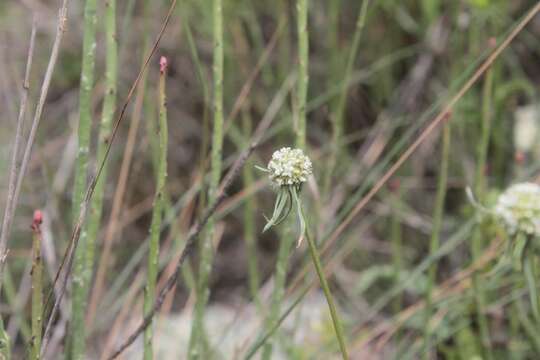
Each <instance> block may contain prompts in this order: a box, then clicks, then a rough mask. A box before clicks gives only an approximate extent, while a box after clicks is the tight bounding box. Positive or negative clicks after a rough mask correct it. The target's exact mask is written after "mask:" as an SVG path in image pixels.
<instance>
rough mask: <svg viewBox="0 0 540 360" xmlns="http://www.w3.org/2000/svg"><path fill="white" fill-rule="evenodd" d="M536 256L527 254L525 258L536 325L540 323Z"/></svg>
mask: <svg viewBox="0 0 540 360" xmlns="http://www.w3.org/2000/svg"><path fill="white" fill-rule="evenodd" d="M534 265H535V264H534V258H533V256H532V255H529V254H525V258H524V260H523V275H525V282H526V284H527V289H528V290H529V299H530V301H531V309H532V312H533V315H534V320H535V322H536V326H537V327H538V324H540V311H539V310H538V292H537V291H536V271H535V270H536V269H535V266H534Z"/></svg>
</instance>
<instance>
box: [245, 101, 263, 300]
mask: <svg viewBox="0 0 540 360" xmlns="http://www.w3.org/2000/svg"><path fill="white" fill-rule="evenodd" d="M242 119H243V127H244V133H245V135H246V137H249V134H251V131H252V129H251V127H252V125H251V117H250V116H249V113H248V111H247V110H246V111H245V112H243V117H242ZM242 176H243V183H244V188H245V189H249V188H251V187H252V186H253V184H254V179H253V161H250V160H248V161H247V162H246V166H244V169H243V174H242ZM255 196H256V195H255V194H254V195H253V196H250V197H249V199H247V201H246V204H245V207H244V238H245V243H246V250H247V262H248V283H249V291H250V293H251V297H252V299H253V300H254V301H255V302H256V303H257V304H259V303H260V301H259V300H260V299H259V282H260V276H259V267H258V261H257V242H256V239H257V237H256V230H255V217H254V214H255V212H256V208H257V206H256V197H255Z"/></svg>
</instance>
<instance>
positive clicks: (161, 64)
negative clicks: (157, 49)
mask: <svg viewBox="0 0 540 360" xmlns="http://www.w3.org/2000/svg"><path fill="white" fill-rule="evenodd" d="M167 65H168V64H167V58H166V57H165V56H162V57H161V58H160V59H159V71H160V72H161V73H162V74H163V73H165V71H167Z"/></svg>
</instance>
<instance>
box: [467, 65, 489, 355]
mask: <svg viewBox="0 0 540 360" xmlns="http://www.w3.org/2000/svg"><path fill="white" fill-rule="evenodd" d="M492 97H493V69H489V70H488V71H487V72H486V78H485V80H484V84H483V89H482V128H481V137H480V142H479V144H478V163H477V166H476V177H475V186H474V190H475V193H476V196H477V197H478V200H479V201H480V202H481V203H482V202H483V201H484V197H485V187H486V179H485V169H486V162H487V151H488V146H489V138H490V132H491V109H492V108H491V107H492ZM482 240H483V239H482V232H481V229H480V228H479V227H477V228H476V229H475V230H474V233H473V238H472V242H471V254H472V261H473V262H474V261H476V260H477V259H478V258H479V257H480V256H481V255H482V249H483V247H484V246H483V243H482ZM472 280H473V291H474V298H475V302H476V316H477V321H478V327H479V330H480V337H481V339H482V345H483V346H482V347H483V349H484V353H485V355H486V357H487V358H488V359H492V358H493V354H492V351H491V341H490V336H489V326H488V320H487V317H486V315H485V308H486V293H485V290H484V289H483V286H482V283H481V281H480V279H479V278H478V274H477V273H474V274H473V276H472Z"/></svg>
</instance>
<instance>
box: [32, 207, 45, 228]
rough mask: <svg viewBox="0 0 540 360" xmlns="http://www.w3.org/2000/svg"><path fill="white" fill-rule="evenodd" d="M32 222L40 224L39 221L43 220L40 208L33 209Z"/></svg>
mask: <svg viewBox="0 0 540 360" xmlns="http://www.w3.org/2000/svg"><path fill="white" fill-rule="evenodd" d="M33 222H34V224H36V225H41V223H42V222H43V213H42V212H41V210H35V211H34V221H33Z"/></svg>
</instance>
